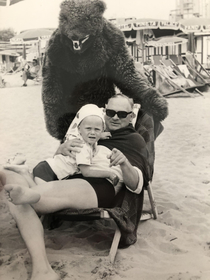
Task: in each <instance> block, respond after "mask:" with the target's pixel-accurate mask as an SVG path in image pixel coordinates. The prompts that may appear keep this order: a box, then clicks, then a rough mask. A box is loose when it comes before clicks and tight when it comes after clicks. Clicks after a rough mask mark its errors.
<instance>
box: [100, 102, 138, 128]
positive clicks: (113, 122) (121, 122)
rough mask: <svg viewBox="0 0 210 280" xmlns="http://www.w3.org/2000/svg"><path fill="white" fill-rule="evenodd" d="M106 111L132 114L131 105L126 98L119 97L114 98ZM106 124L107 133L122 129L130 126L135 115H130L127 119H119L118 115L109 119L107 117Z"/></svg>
mask: <svg viewBox="0 0 210 280" xmlns="http://www.w3.org/2000/svg"><path fill="white" fill-rule="evenodd" d="M106 109H109V110H114V111H115V112H119V111H124V112H131V111H132V108H131V105H130V103H129V102H128V100H127V99H126V98H123V97H119V98H112V99H111V100H110V101H109V102H108V104H107V106H106ZM104 118H105V123H106V130H107V131H114V130H117V129H119V128H122V127H126V126H128V125H129V123H130V122H131V120H132V119H133V113H131V114H128V115H127V117H126V118H119V117H118V116H117V114H115V115H114V116H113V117H108V116H107V115H105V117H104Z"/></svg>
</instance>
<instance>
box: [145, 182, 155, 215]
mask: <svg viewBox="0 0 210 280" xmlns="http://www.w3.org/2000/svg"><path fill="white" fill-rule="evenodd" d="M147 191H148V195H149V200H150V204H151V208H152V214H153V217H154V219H157V217H158V211H157V206H156V203H155V199H154V196H153V192H152V184H151V182H149V184H148V186H147Z"/></svg>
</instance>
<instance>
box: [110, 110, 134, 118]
mask: <svg viewBox="0 0 210 280" xmlns="http://www.w3.org/2000/svg"><path fill="white" fill-rule="evenodd" d="M131 113H132V111H131V112H126V111H118V112H116V111H114V110H110V109H106V115H107V116H108V117H110V118H113V117H114V116H115V115H116V114H117V116H118V118H119V119H125V118H126V117H127V115H129V114H131Z"/></svg>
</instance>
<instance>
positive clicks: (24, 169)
mask: <svg viewBox="0 0 210 280" xmlns="http://www.w3.org/2000/svg"><path fill="white" fill-rule="evenodd" d="M3 167H4V169H7V170H11V171H14V172H16V173H18V174H20V175H24V174H30V173H29V168H28V165H26V164H21V165H16V164H5V165H3Z"/></svg>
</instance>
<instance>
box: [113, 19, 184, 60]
mask: <svg viewBox="0 0 210 280" xmlns="http://www.w3.org/2000/svg"><path fill="white" fill-rule="evenodd" d="M111 21H112V22H113V23H115V24H116V25H117V26H118V28H120V29H121V30H122V31H123V33H124V35H125V40H126V42H127V44H128V46H129V49H130V52H131V54H132V56H133V57H134V59H135V60H136V61H140V62H142V64H144V62H145V61H147V60H149V59H150V58H151V57H152V56H154V55H162V56H167V55H168V54H169V53H171V54H174V53H175V54H176V53H180V50H179V49H178V47H176V46H175V44H173V42H172V43H171V44H169V43H168V42H167V44H165V45H163V44H162V45H159V46H149V45H148V43H149V42H150V41H151V40H152V39H154V38H156V39H157V38H160V37H163V36H172V37H173V36H175V35H176V34H178V33H180V32H181V30H180V29H179V23H178V22H172V21H167V20H161V19H150V18H143V19H134V18H131V19H126V18H124V19H112V20H111Z"/></svg>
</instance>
